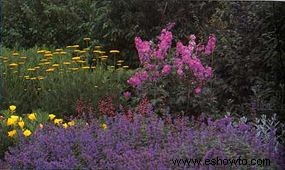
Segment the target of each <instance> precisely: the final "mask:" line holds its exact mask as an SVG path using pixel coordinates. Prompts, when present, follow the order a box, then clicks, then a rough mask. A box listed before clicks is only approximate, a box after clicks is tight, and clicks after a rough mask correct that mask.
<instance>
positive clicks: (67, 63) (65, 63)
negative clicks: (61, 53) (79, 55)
mask: <svg viewBox="0 0 285 170" xmlns="http://www.w3.org/2000/svg"><path fill="white" fill-rule="evenodd" d="M63 64H64V65H69V64H71V63H70V62H67V61H65V62H63Z"/></svg>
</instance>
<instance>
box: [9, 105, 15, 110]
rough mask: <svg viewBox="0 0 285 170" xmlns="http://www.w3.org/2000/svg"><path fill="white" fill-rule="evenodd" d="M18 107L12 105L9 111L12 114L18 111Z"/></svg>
mask: <svg viewBox="0 0 285 170" xmlns="http://www.w3.org/2000/svg"><path fill="white" fill-rule="evenodd" d="M16 108H17V107H16V106H15V105H11V106H9V110H10V111H11V112H14V111H15V110H16Z"/></svg>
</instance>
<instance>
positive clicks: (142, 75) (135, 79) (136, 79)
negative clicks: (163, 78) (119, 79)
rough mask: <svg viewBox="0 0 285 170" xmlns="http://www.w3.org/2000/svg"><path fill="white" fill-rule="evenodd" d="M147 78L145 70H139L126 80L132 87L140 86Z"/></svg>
mask: <svg viewBox="0 0 285 170" xmlns="http://www.w3.org/2000/svg"><path fill="white" fill-rule="evenodd" d="M147 79H148V74H147V72H146V71H139V72H137V73H135V74H134V75H133V76H131V77H130V78H129V79H128V80H127V82H128V83H129V84H130V85H131V86H133V87H140V86H141V84H142V83H143V82H144V81H146V80H147Z"/></svg>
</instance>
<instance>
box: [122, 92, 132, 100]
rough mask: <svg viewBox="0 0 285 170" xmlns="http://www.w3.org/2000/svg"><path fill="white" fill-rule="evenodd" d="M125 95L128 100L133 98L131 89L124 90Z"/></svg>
mask: <svg viewBox="0 0 285 170" xmlns="http://www.w3.org/2000/svg"><path fill="white" fill-rule="evenodd" d="M123 95H124V97H125V99H126V100H129V99H130V98H131V92H129V91H126V92H124V93H123Z"/></svg>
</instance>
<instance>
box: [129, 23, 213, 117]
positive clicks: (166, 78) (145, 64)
mask: <svg viewBox="0 0 285 170" xmlns="http://www.w3.org/2000/svg"><path fill="white" fill-rule="evenodd" d="M173 26H174V24H170V25H169V26H168V27H167V28H165V29H163V30H162V31H161V34H160V35H159V36H158V38H157V39H158V40H157V44H155V43H154V42H152V41H144V40H142V39H141V38H140V37H136V38H135V45H136V49H137V52H138V56H139V60H140V64H141V67H140V68H139V69H138V70H137V72H135V73H134V74H133V75H132V76H131V77H130V78H129V79H128V80H127V82H128V84H129V85H130V86H132V87H133V88H135V89H136V90H135V91H136V92H137V94H136V95H137V96H139V97H140V98H141V97H144V96H147V97H148V98H150V99H151V100H157V99H159V98H164V99H166V100H164V101H163V102H164V103H165V104H166V105H168V106H170V107H171V108H174V109H177V108H178V107H180V105H179V104H182V105H187V106H189V103H190V100H191V99H190V98H191V97H193V95H196V94H199V93H201V91H202V88H203V86H205V84H206V82H207V81H208V80H209V79H210V78H212V76H213V69H212V68H211V67H209V66H206V64H205V63H204V64H203V62H202V60H201V58H205V57H206V56H208V55H211V54H212V53H213V52H214V49H215V46H216V37H215V36H214V35H210V36H209V39H208V42H207V43H206V44H202V43H198V44H197V43H196V37H195V35H193V34H192V35H190V36H189V42H188V44H186V45H184V44H183V43H182V42H181V41H178V42H177V43H176V47H175V48H171V47H172V41H173V35H172V32H171V31H170V30H171V28H172V27H173ZM206 58H207V57H206ZM178 98H184V99H183V100H181V102H180V103H179V101H180V100H179V99H178ZM173 101H175V102H173ZM182 110H184V111H186V112H187V111H189V107H188V108H186V109H182Z"/></svg>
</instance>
